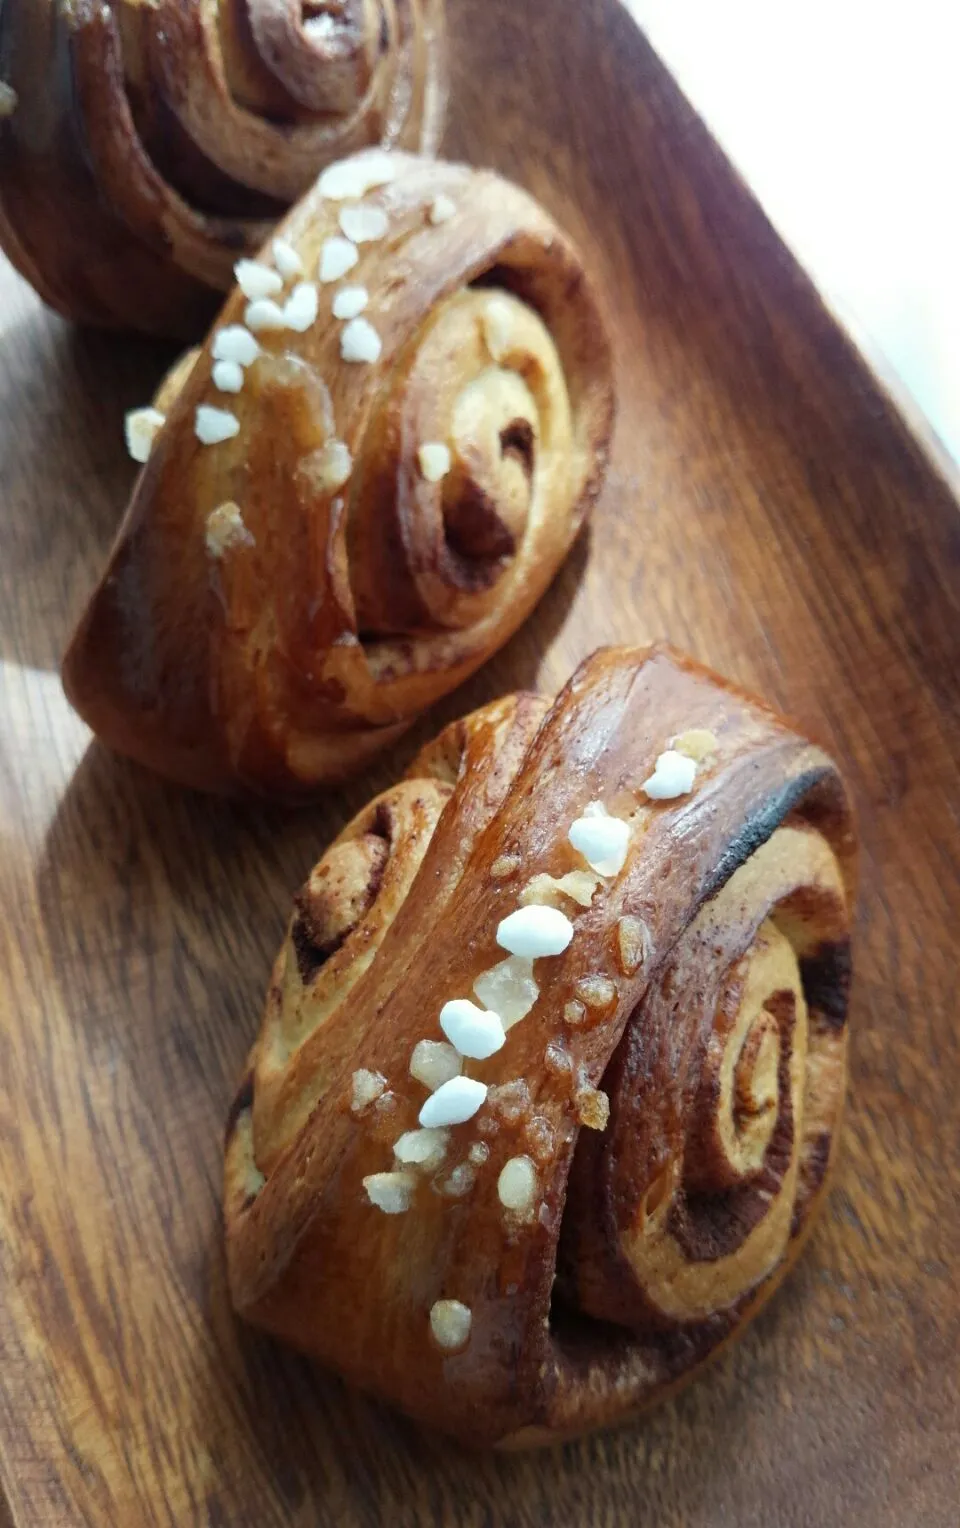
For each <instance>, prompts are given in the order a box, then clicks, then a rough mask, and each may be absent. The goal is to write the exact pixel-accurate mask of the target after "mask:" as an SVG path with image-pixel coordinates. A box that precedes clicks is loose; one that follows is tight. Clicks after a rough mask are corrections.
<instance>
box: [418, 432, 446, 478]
mask: <svg viewBox="0 0 960 1528" xmlns="http://www.w3.org/2000/svg"><path fill="white" fill-rule="evenodd" d="M417 460H418V461H419V463H420V472H421V475H422V476H423V477H424V478H425V479H426V481H427V482H428V483H439V482H440V481H441V479H442V478H445V477H446V475H447V473H448V472H449V471H450V466H451V456H450V447H449V446H445V445H444V444H443V442H442V441H439V440H428V441H427V442H426V443H425V444H424V445H422V446H421V447H420V449H419V451H418V452H417Z"/></svg>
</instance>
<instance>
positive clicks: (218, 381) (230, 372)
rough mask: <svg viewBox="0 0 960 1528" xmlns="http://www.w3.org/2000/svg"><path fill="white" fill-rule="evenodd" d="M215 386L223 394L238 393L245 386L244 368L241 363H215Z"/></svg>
mask: <svg viewBox="0 0 960 1528" xmlns="http://www.w3.org/2000/svg"><path fill="white" fill-rule="evenodd" d="M213 385H214V387H216V388H218V389H219V391H220V392H221V393H238V392H239V391H240V389H241V388H242V386H243V367H242V366H241V365H240V363H239V361H214V363H213Z"/></svg>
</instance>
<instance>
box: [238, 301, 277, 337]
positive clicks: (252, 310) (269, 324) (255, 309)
mask: <svg viewBox="0 0 960 1528" xmlns="http://www.w3.org/2000/svg"><path fill="white" fill-rule="evenodd" d="M243 321H244V323H245V324H246V326H247V328H248V329H255V330H256V331H257V333H258V334H260V333H262V332H263V331H264V330H267V329H285V328H286V327H287V317H286V314H285V313H284V311H283V309H282V308H281V306H280V304H279V303H277V302H274V300H273V298H272V297H260V298H258V299H257V301H256V302H251V303H248V304H247V306H246V309H245V310H244V315H243Z"/></svg>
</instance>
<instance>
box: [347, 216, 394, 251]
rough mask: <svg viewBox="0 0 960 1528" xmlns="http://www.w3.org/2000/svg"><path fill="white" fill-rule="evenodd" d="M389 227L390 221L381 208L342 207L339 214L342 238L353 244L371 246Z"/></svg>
mask: <svg viewBox="0 0 960 1528" xmlns="http://www.w3.org/2000/svg"><path fill="white" fill-rule="evenodd" d="M389 227H390V219H389V218H388V217H387V214H386V213H385V212H384V210H383V208H382V207H344V209H343V211H342V212H341V214H340V228H341V230H342V231H343V234H344V237H345V238H348V239H352V240H353V242H354V244H372V243H373V242H374V241H375V240H376V239H382V238H383V236H384V234H385V233H386V231H387V229H388V228H389Z"/></svg>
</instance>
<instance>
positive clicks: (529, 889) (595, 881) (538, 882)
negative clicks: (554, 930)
mask: <svg viewBox="0 0 960 1528" xmlns="http://www.w3.org/2000/svg"><path fill="white" fill-rule="evenodd" d="M599 885H600V877H599V876H598V875H595V874H594V873H593V871H590V870H568V871H567V873H566V875H562V876H560V878H559V880H558V879H557V877H556V876H552V875H547V874H545V873H544V872H541V873H540V875H535V876H534V877H533V879H532V880H530V881H528V882H527V884H526V886H524V888H523V890H522V891H521V893H520V898H519V900H520V906H521V907H532V906H537V907H559V906H560V902H559V900H558V899H559V898H560V897H561V896H564V897H570V898H571V899H572V901H574V902H579V904H580V906H581V907H589V906H590V903H591V902H592V901H593V898H594V894H595V893H596V890H597V887H598V886H599Z"/></svg>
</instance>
